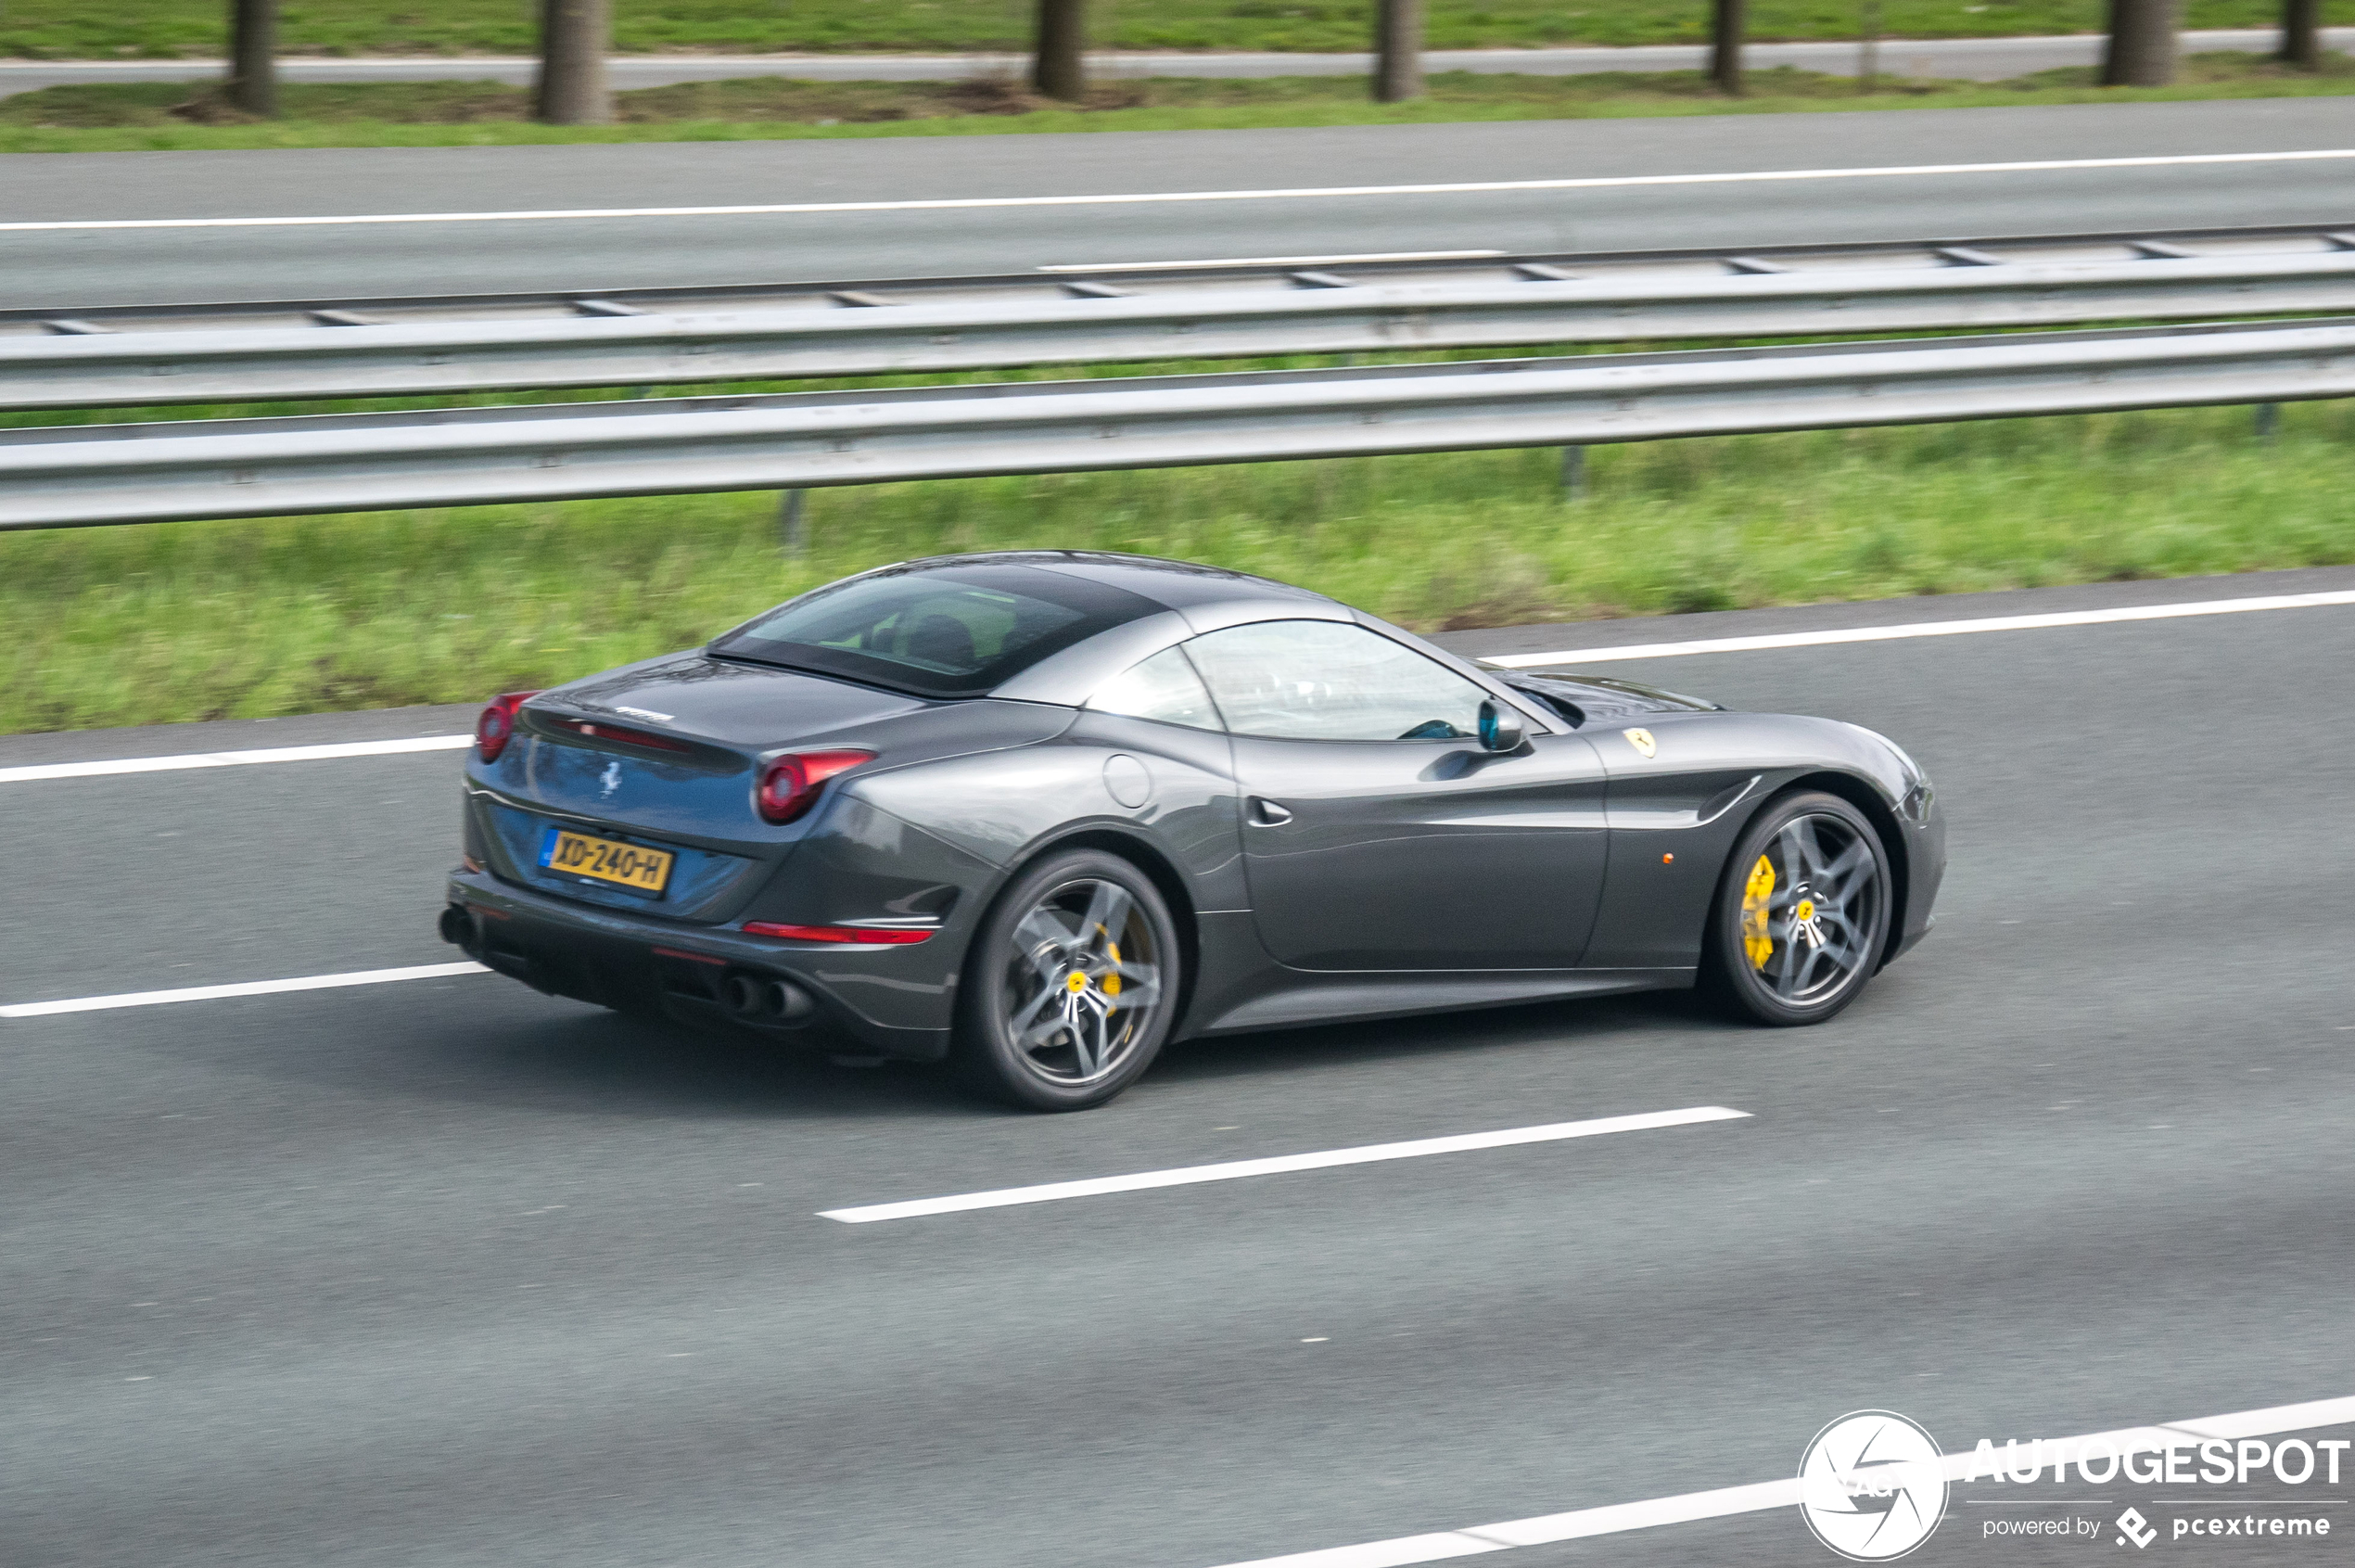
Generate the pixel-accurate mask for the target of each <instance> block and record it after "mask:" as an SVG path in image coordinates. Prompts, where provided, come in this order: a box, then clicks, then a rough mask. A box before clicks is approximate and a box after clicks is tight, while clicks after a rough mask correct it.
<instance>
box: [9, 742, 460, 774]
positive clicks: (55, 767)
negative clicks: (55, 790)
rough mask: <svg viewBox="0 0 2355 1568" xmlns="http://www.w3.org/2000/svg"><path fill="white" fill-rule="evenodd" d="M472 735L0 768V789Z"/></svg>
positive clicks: (301, 758) (367, 751) (447, 745)
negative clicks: (20, 785)
mask: <svg viewBox="0 0 2355 1568" xmlns="http://www.w3.org/2000/svg"><path fill="white" fill-rule="evenodd" d="M474 739H475V738H474V736H472V735H414V736H412V737H410V738H409V739H407V740H398V741H346V742H344V743H342V744H340V745H337V746H272V747H271V748H269V749H268V750H266V751H193V752H186V753H184V754H182V755H180V756H177V757H124V758H118V759H114V760H112V761H107V762H43V763H37V764H34V765H32V766H30V767H24V768H0V784H31V783H32V782H33V781H34V780H36V779H93V778H103V777H105V776H107V775H108V774H112V773H169V772H172V771H177V770H179V769H182V768H238V767H244V766H246V765H248V764H249V763H256V762H325V761H332V760H333V759H336V758H338V757H397V756H399V755H401V753H403V752H411V751H456V750H458V749H459V748H461V747H463V746H472V745H473V744H474Z"/></svg>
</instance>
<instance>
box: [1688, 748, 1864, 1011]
mask: <svg viewBox="0 0 2355 1568" xmlns="http://www.w3.org/2000/svg"><path fill="white" fill-rule="evenodd" d="M1889 920H1890V874H1889V854H1888V851H1887V850H1886V849H1885V848H1883V847H1882V845H1881V841H1880V835H1879V834H1878V833H1877V832H1875V831H1874V829H1873V824H1872V823H1871V822H1867V821H1866V820H1865V815H1864V813H1862V812H1861V811H1859V810H1857V809H1856V808H1855V807H1853V806H1851V805H1850V804H1849V803H1848V802H1847V801H1845V800H1842V799H1840V798H1839V797H1838V796H1836V795H1825V794H1821V793H1816V792H1809V793H1806V794H1800V795H1792V796H1787V797H1784V798H1782V799H1780V800H1777V801H1775V802H1773V803H1772V804H1770V805H1769V806H1768V807H1767V808H1766V809H1764V810H1763V811H1762V812H1760V813H1759V815H1758V819H1757V821H1755V822H1752V823H1751V824H1750V828H1749V830H1748V831H1747V832H1745V833H1744V834H1743V835H1742V836H1741V837H1740V839H1739V840H1738V841H1737V842H1736V844H1735V846H1734V853H1733V856H1732V858H1731V859H1729V860H1727V861H1726V863H1725V873H1724V875H1723V877H1722V878H1721V879H1720V881H1719V884H1718V888H1717V901H1716V904H1715V905H1714V906H1713V907H1712V909H1711V911H1710V917H1709V933H1708V939H1707V941H1706V942H1705V943H1704V944H1703V947H1702V953H1701V973H1700V982H1701V987H1702V989H1704V990H1705V991H1707V992H1709V993H1710V994H1711V995H1712V997H1714V998H1715V999H1716V1001H1718V1002H1719V1003H1720V1004H1721V1005H1722V1006H1724V1007H1725V1008H1726V1009H1727V1011H1729V1012H1732V1013H1735V1014H1736V1015H1738V1016H1741V1017H1746V1018H1749V1019H1751V1020H1753V1021H1755V1022H1757V1023H1761V1024H1773V1025H1783V1026H1788V1025H1793V1024H1820V1023H1822V1022H1823V1021H1824V1020H1825V1019H1827V1018H1829V1017H1830V1016H1832V1014H1834V1013H1838V1012H1839V1010H1840V1009H1841V1008H1843V1007H1846V1006H1847V1005H1848V1004H1849V1003H1850V1002H1852V1001H1855V1000H1856V996H1857V993H1858V992H1860V991H1862V990H1863V989H1864V988H1865V981H1867V980H1869V979H1871V978H1872V975H1873V970H1874V969H1875V967H1876V966H1877V965H1878V963H1879V961H1880V953H1881V950H1882V948H1883V947H1884V946H1885V945H1886V943H1887V940H1888V937H1889Z"/></svg>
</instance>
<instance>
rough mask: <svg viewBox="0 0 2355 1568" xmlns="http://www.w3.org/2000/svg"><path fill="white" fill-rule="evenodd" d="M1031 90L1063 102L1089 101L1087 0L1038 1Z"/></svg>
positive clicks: (1031, 68)
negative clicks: (1036, 39) (1035, 47)
mask: <svg viewBox="0 0 2355 1568" xmlns="http://www.w3.org/2000/svg"><path fill="white" fill-rule="evenodd" d="M1030 86H1031V90H1032V91H1034V92H1036V93H1037V94H1038V96H1041V97H1046V98H1056V99H1059V100H1061V101H1062V102H1063V103H1067V104H1076V103H1085V102H1086V101H1087V98H1088V0H1038V41H1037V53H1036V54H1034V55H1033V56H1032V57H1031V60H1030Z"/></svg>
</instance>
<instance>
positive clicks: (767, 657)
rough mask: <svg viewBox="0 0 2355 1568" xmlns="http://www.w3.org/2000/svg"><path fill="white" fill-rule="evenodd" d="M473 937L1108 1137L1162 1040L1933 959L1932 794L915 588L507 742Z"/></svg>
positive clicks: (1295, 652) (598, 982)
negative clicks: (1099, 1119)
mask: <svg viewBox="0 0 2355 1568" xmlns="http://www.w3.org/2000/svg"><path fill="white" fill-rule="evenodd" d="M1944 869H1945V830H1944V827H1943V825H1942V823H1941V819H1940V817H1939V814H1938V811H1937V809H1936V807H1935V805H1934V804H1933V797H1932V793H1931V789H1930V784H1929V779H1928V778H1926V777H1925V776H1924V775H1923V773H1922V771H1921V770H1920V769H1919V768H1917V767H1916V766H1915V764H1914V762H1913V760H1912V759H1910V758H1908V757H1907V756H1906V755H1905V753H1904V752H1903V750H1902V749H1900V748H1899V747H1898V746H1896V745H1894V744H1893V743H1891V742H1890V741H1888V740H1885V739H1883V738H1882V737H1881V736H1879V735H1878V734H1875V733H1872V732H1871V731H1869V730H1864V729H1859V728H1858V727H1856V726H1855V725H1852V724H1845V723H1839V722H1837V721H1835V720H1827V719H1814V718H1801V717H1794V716H1790V715H1783V714H1757V713H1733V712H1727V711H1725V710H1724V709H1722V708H1718V707H1717V706H1716V705H1714V704H1712V703H1708V702H1704V701H1700V700H1698V699H1695V698H1692V697H1682V696H1675V695H1671V694H1668V693H1665V692H1661V691H1656V690H1653V689H1651V688H1649V687H1647V686H1641V685H1637V684H1636V683H1634V682H1625V681H1618V680H1608V679H1603V678H1600V677H1596V676H1590V675H1578V674H1572V673H1563V672H1533V671H1504V670H1497V669H1488V668H1484V667H1483V666H1481V665H1479V664H1476V663H1471V662H1467V661H1466V660H1464V659H1461V658H1458V657H1454V656H1453V655H1451V654H1448V653H1447V652H1445V650H1443V649H1440V648H1437V647H1434V646H1432V644H1428V643H1425V642H1423V641H1421V640H1420V639H1419V638H1417V637H1415V636H1413V635H1411V634H1410V633H1408V632H1406V631H1400V630H1399V629H1397V628H1396V627H1394V626H1390V625H1387V624H1385V623H1384V622H1382V621H1381V620H1378V619H1376V618H1373V617H1372V616H1369V615H1367V614H1365V613H1363V612H1362V611H1358V610H1354V609H1351V608H1350V607H1348V606H1345V605H1342V604H1339V603H1336V602H1335V601H1333V600H1331V599H1328V598H1325V597H1323V596H1322V595H1319V594H1316V593H1308V592H1306V591H1305V590H1303V589H1298V588H1292V587H1287V586H1285V585H1284V584H1281V583H1278V582H1271V581H1268V580H1265V579H1261V578H1254V577H1246V576H1243V575H1241V574H1239V573H1236V572H1230V571H1221V570H1216V569H1215V568H1211V567H1198V566H1190V565H1186V564H1184V563H1180V562H1175V561H1160V560H1151V559H1145V558H1141V557H1136V556H1126V555H1100V554H1090V553H1085V552H1076V551H1073V552H1021V553H1007V554H997V555H958V556H948V557H941V558H937V559H932V560H923V561H911V562H908V563H906V564H903V565H900V566H893V567H882V568H880V569H878V570H875V571H870V572H865V573H861V574H860V575H859V576H857V577H852V578H847V579H846V580H843V581H840V582H836V583H834V584H831V585H829V586H827V587H824V588H820V589H817V590H815V591H814V592H811V593H805V594H803V595H801V596H800V597H799V598H797V599H794V600H792V601H790V602H788V603H786V604H784V605H782V606H778V607H777V608H775V609H773V610H770V611H769V612H768V613H767V614H765V615H762V616H759V617H757V618H754V619H752V620H749V621H747V622H745V624H744V625H742V626H739V627H737V628H736V629H735V630H733V631H728V632H726V633H723V634H722V635H720V636H719V637H717V638H715V639H713V640H712V642H710V643H709V644H706V646H703V647H700V648H696V649H694V650H691V651H689V652H686V653H679V654H669V655H666V656H664V657H659V658H652V659H647V660H644V661H643V662H642V663H638V664H632V665H629V666H626V667H624V668H622V669H615V670H610V671H607V672H606V673H605V674H602V675H592V676H590V677H588V678H587V679H585V680H580V681H575V682H572V683H570V684H569V685H565V686H560V687H557V688H555V689H554V690H552V691H545V692H511V693H509V694H507V695H503V696H501V697H499V698H498V699H496V700H495V701H493V702H492V703H491V704H490V707H488V708H485V709H484V710H483V714H482V718H481V720H480V723H479V724H478V726H477V738H476V745H475V747H474V750H473V752H472V754H471V756H470V758H469V760H468V764H467V768H466V780H465V859H464V860H463V862H462V863H461V865H460V867H459V869H458V870H457V871H456V872H454V873H452V876H451V880H450V890H449V906H448V908H447V909H446V910H445V911H444V912H443V914H442V917H441V931H442V935H443V936H444V937H447V938H448V939H449V940H450V941H452V942H453V943H455V944H457V945H458V946H459V947H461V948H463V949H464V950H465V951H466V952H467V953H468V954H470V955H472V956H473V957H474V958H476V959H477V960H478V961H479V962H483V963H485V964H487V965H489V966H490V967H491V968H493V969H496V970H498V971H500V972H501V973H503V974H505V975H513V976H514V977H516V979H519V980H522V981H524V982H525V983H527V984H528V985H531V986H535V987H538V988H540V989H541V990H543V991H548V992H553V993H555V994H558V995H563V996H569V997H575V998H579V999H580V1000H583V1001H591V1002H596V1003H601V1004H603V1005H605V1006H608V1007H613V1008H617V1009H621V1010H625V1011H630V1012H640V1013H648V1014H656V1015H665V1016H668V1017H669V1018H671V1019H673V1020H675V1021H681V1022H693V1023H702V1024H707V1025H711V1026H719V1027H727V1028H734V1029H747V1030H753V1031H757V1032H759V1033H760V1034H763V1035H766V1036H769V1037H771V1038H773V1039H777V1040H779V1041H780V1042H784V1041H799V1042H804V1043H808V1044H810V1045H813V1046H817V1047H819V1048H821V1049H823V1050H826V1051H829V1052H835V1053H838V1054H851V1055H859V1056H867V1057H899V1058H907V1059H911V1060H917V1061H941V1060H946V1061H948V1062H951V1063H953V1064H955V1065H956V1066H957V1067H958V1068H959V1069H960V1070H961V1071H962V1072H963V1073H964V1074H966V1075H967V1076H968V1077H970V1078H971V1079H972V1080H973V1081H974V1082H975V1083H976V1084H978V1085H979V1086H981V1087H983V1088H985V1089H986V1090H989V1091H991V1092H993V1093H995V1094H998V1095H1000V1096H1003V1097H1005V1098H1008V1099H1011V1100H1012V1101H1014V1102H1015V1103H1019V1104H1023V1105H1027V1106H1033V1107H1036V1108H1038V1109H1041V1110H1076V1109H1079V1108H1081V1107H1084V1106H1089V1105H1096V1104H1101V1103H1103V1102H1104V1101H1106V1100H1109V1099H1111V1098H1112V1097H1113V1096H1114V1095H1115V1094H1117V1093H1119V1092H1120V1091H1121V1090H1123V1089H1124V1088H1126V1087H1127V1086H1128V1085H1129V1084H1130V1083H1133V1082H1134V1081H1136V1079H1137V1077H1138V1076H1139V1075H1140V1074H1141V1073H1143V1072H1144V1071H1145V1070H1146V1068H1147V1067H1148V1066H1150V1065H1151V1064H1152V1060H1153V1058H1154V1056H1155V1054H1156V1053H1157V1052H1159V1051H1160V1050H1161V1049H1162V1047H1163V1046H1164V1045H1165V1044H1166V1043H1167V1042H1168V1041H1169V1040H1170V1039H1173V1038H1178V1037H1190V1036H1197V1035H1212V1034H1230V1033H1235V1032H1238V1031H1242V1030H1255V1029H1270V1028H1278V1027H1282V1026H1288V1025H1299V1024H1311V1023H1325V1022H1330V1021H1333V1020H1338V1019H1350V1018H1374V1017H1382V1016H1387V1015H1396V1014H1402V1013H1424V1012H1435V1011H1441V1010H1446V1009H1454V1008H1466V1007H1481V1006H1488V1005H1492V1004H1496V1003H1501V1002H1521V1001H1539V1000H1544V999H1552V998H1562V997H1578V996H1596V995H1603V994H1608V993H1614V992H1624V991H1639V990H1648V989H1661V988H1680V987H1693V986H1696V985H1698V986H1699V987H1701V988H1703V989H1705V990H1706V991H1707V992H1709V993H1710V994H1711V995H1712V996H1713V997H1714V998H1716V999H1717V1000H1718V1001H1720V1002H1721V1003H1722V1004H1723V1005H1724V1006H1725V1007H1726V1008H1727V1009H1729V1010H1731V1011H1732V1012H1734V1013H1736V1014H1738V1015H1739V1016H1743V1017H1747V1018H1749V1019H1752V1020H1755V1021H1757V1022H1759V1023H1762V1024H1770V1025H1788V1024H1812V1023H1816V1022H1819V1021H1821V1020H1823V1019H1825V1018H1828V1017H1830V1016H1831V1015H1832V1014H1833V1013H1838V1012H1839V1010H1840V1009H1841V1008H1843V1007H1845V1006H1847V1005H1848V1004H1849V1003H1850V1002H1851V1001H1854V1000H1855V997H1856V995H1857V993H1858V992H1859V991H1860V990H1862V989H1863V988H1864V987H1865V983H1866V982H1867V981H1868V980H1869V979H1870V978H1871V976H1872V975H1874V974H1875V973H1876V972H1877V971H1878V970H1879V969H1880V968H1881V966H1883V965H1884V964H1886V963H1888V962H1890V960H1892V959H1894V958H1895V957H1896V956H1897V955H1898V954H1900V953H1902V952H1903V951H1904V950H1906V949H1907V948H1909V947H1911V946H1912V945H1913V944H1914V943H1915V942H1916V941H1918V940H1919V939H1920V938H1921V937H1922V936H1923V934H1924V933H1925V932H1927V931H1928V929H1929V924H1930V912H1929V911H1930V905H1931V902H1932V900H1933V899H1935V897H1936V895H1937V891H1938V884H1939V879H1940V876H1941V873H1942V872H1943V871H1944Z"/></svg>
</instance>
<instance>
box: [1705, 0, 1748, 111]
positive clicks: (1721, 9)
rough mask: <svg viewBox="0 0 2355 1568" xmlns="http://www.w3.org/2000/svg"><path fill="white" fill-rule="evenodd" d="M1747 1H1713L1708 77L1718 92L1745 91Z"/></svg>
mask: <svg viewBox="0 0 2355 1568" xmlns="http://www.w3.org/2000/svg"><path fill="white" fill-rule="evenodd" d="M1747 11H1748V0H1711V7H1710V17H1709V80H1710V81H1711V82H1712V83H1715V85H1716V88H1717V90H1718V91H1719V92H1721V93H1725V94H1728V95H1730V96H1734V97H1739V96H1741V91H1742V32H1743V31H1744V29H1745V28H1747V27H1748V25H1749V18H1748V15H1747Z"/></svg>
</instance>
